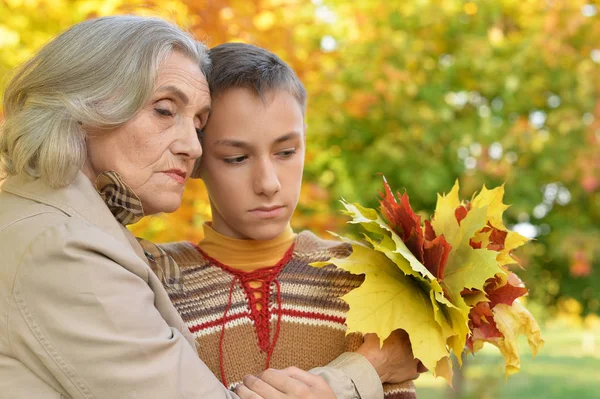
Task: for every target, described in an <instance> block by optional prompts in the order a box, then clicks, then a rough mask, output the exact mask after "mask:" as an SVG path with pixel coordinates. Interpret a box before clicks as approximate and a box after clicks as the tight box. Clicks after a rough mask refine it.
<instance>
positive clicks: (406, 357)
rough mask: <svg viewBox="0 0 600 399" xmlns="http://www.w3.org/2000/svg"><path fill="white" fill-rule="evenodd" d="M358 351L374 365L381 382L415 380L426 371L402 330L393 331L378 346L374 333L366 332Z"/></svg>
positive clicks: (377, 338) (377, 339)
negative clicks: (380, 345)
mask: <svg viewBox="0 0 600 399" xmlns="http://www.w3.org/2000/svg"><path fill="white" fill-rule="evenodd" d="M357 352H358V353H360V354H361V355H363V356H364V357H366V358H367V360H368V361H369V362H370V363H371V364H372V365H373V367H375V370H376V371H377V374H379V378H380V379H381V382H387V383H398V382H404V381H407V380H415V379H417V378H418V377H419V374H420V373H422V372H424V371H427V369H426V368H425V367H424V366H423V364H422V363H421V362H420V361H419V360H418V359H415V358H414V356H413V353H412V348H411V346H410V341H409V339H408V334H407V333H406V332H405V331H404V330H396V331H394V332H393V333H392V334H391V335H390V336H389V337H388V338H387V339H386V340H385V341H383V347H382V348H380V347H379V337H377V335H376V334H366V335H365V336H364V342H363V344H362V345H361V346H360V347H359V348H358V350H357Z"/></svg>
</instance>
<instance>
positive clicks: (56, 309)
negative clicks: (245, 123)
mask: <svg viewBox="0 0 600 399" xmlns="http://www.w3.org/2000/svg"><path fill="white" fill-rule="evenodd" d="M208 66H209V60H208V59H207V55H206V52H205V48H204V47H203V46H202V45H201V44H199V43H197V42H196V41H195V40H193V39H192V38H191V37H190V36H188V35H187V34H185V33H183V32H182V31H181V30H179V29H178V28H176V27H174V26H172V25H170V24H169V23H167V22H165V21H162V20H160V19H148V18H141V17H131V16H118V17H106V18H99V19H95V20H90V21H87V22H83V23H81V24H78V25H76V26H74V27H72V28H71V29H70V30H68V31H67V32H65V33H63V34H62V35H60V36H58V37H57V38H56V39H55V40H54V41H52V42H51V43H49V44H48V45H46V46H45V47H44V48H43V49H42V50H41V51H40V52H39V53H38V54H37V55H36V56H34V57H33V58H32V59H31V60H30V61H29V62H27V63H26V64H24V65H23V66H22V67H21V68H20V69H19V70H18V71H17V73H16V74H15V76H14V77H13V79H12V81H11V82H10V84H9V85H8V87H7V89H6V92H5V97H4V117H5V122H4V126H3V129H2V132H1V134H0V166H1V169H2V171H3V172H4V174H5V175H6V176H8V178H7V179H6V181H5V182H4V184H3V186H2V191H1V192H0V210H1V211H0V253H1V254H2V264H1V266H0V330H1V331H2V332H1V333H0V397H2V398H29V399H36V398H44V399H45V398H57V399H58V398H86V399H88V398H110V399H113V398H114V399H117V398H166V399H167V398H168V399H173V398H229V397H238V396H237V395H236V394H234V393H232V392H229V391H228V390H226V389H225V387H223V386H222V385H221V384H220V383H219V382H218V380H217V379H216V378H215V377H214V376H213V375H212V374H211V373H210V371H209V370H208V368H207V367H206V366H205V365H204V364H203V363H202V362H201V361H200V360H199V358H198V357H197V354H196V351H195V346H194V345H195V344H194V339H193V337H192V336H191V334H190V332H189V330H188V329H187V328H186V327H185V324H184V323H183V321H182V319H181V317H180V316H179V314H178V313H177V311H176V310H175V309H174V307H173V305H172V304H171V303H170V301H169V298H168V296H167V294H166V292H165V290H164V288H163V287H162V284H161V281H159V279H158V277H157V276H156V275H155V274H154V273H153V271H152V269H151V268H150V266H149V263H148V259H147V256H149V254H147V253H144V252H143V250H142V248H141V247H140V245H139V244H138V242H137V241H136V240H135V239H134V237H133V236H132V235H131V234H130V233H129V231H128V230H127V229H126V228H125V227H124V226H125V225H126V224H128V223H131V222H133V221H135V220H137V219H139V218H141V217H142V216H144V215H148V214H153V213H158V212H171V211H174V210H176V209H177V208H178V207H179V205H180V202H181V197H182V194H183V189H184V184H185V182H186V180H187V179H188V176H189V175H190V173H191V171H192V168H193V166H194V161H195V159H196V158H198V157H199V156H200V155H201V153H202V149H201V146H200V142H199V138H198V132H199V131H200V130H201V129H202V127H203V126H204V124H205V123H206V119H207V117H208V114H209V111H210V93H209V90H208V85H207V83H206V79H205V73H206V69H207V68H208ZM150 258H151V257H150ZM167 277H168V276H167ZM370 345H371V347H372V348H371V349H369V348H367V350H371V352H370V353H371V354H372V355H373V356H371V358H373V359H375V358H378V360H377V361H376V362H374V364H375V363H377V364H375V366H377V368H382V367H388V368H389V367H392V366H393V365H394V363H393V362H392V361H391V360H390V361H386V359H391V358H394V357H396V358H402V356H401V355H402V353H401V352H402V350H404V349H406V348H405V347H403V346H402V345H396V346H395V347H391V349H389V350H388V351H385V350H384V351H379V347H378V345H377V344H375V345H373V343H371V344H370ZM363 349H364V348H363ZM384 349H385V346H384ZM408 350H410V349H408ZM363 352H364V351H363ZM240 356H244V354H243V353H240ZM382 358H383V359H384V360H383V361H382ZM373 373H375V369H374V368H373V366H371V365H370V364H369V363H368V362H367V361H366V360H364V358H363V361H362V362H361V361H355V362H347V361H346V362H341V361H338V362H334V364H332V365H330V366H329V367H323V368H320V369H316V370H313V371H312V374H309V373H306V372H303V371H300V370H298V369H295V368H290V369H286V370H282V371H277V370H268V371H266V372H265V373H263V374H262V375H261V376H259V377H258V378H257V377H254V376H248V377H247V378H246V379H245V380H244V382H245V384H244V385H242V386H241V387H239V388H238V390H237V394H238V395H239V397H241V398H323V399H325V398H333V397H334V393H333V391H335V392H337V393H339V392H348V393H349V394H348V395H341V396H344V397H359V394H358V392H359V391H360V389H358V387H359V386H360V384H361V383H362V384H363V385H364V384H365V381H360V378H361V376H362V375H365V376H367V377H365V378H367V379H366V380H367V381H369V379H368V377H370V376H372V375H373ZM350 376H351V377H352V378H351V377H350ZM326 381H327V382H326ZM328 383H329V384H328ZM332 388H333V391H332ZM341 396H340V397H341Z"/></svg>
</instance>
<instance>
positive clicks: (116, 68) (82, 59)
mask: <svg viewBox="0 0 600 399" xmlns="http://www.w3.org/2000/svg"><path fill="white" fill-rule="evenodd" d="M172 51H178V52H181V53H182V54H183V55H185V56H187V57H190V58H191V59H192V60H194V61H197V62H198V65H199V67H200V69H201V70H202V72H203V73H204V75H205V76H206V75H208V69H209V66H210V62H209V59H208V55H207V51H206V47H205V46H204V44H202V43H200V42H198V41H196V40H194V39H193V38H192V37H191V36H190V35H189V34H188V33H186V32H183V31H182V30H181V29H179V28H178V27H177V26H174V25H172V24H170V23H169V22H167V21H164V20H162V19H159V18H147V17H138V16H126V15H120V16H111V17H103V18H97V19H92V20H88V21H85V22H81V23H79V24H77V25H74V26H73V27H71V28H70V29H69V30H67V31H66V32H64V33H62V34H61V35H59V36H58V37H56V38H55V39H54V40H52V41H51V42H50V43H48V44H46V45H45V46H44V47H43V48H42V49H41V50H40V51H39V52H38V53H37V54H36V55H35V56H34V57H33V58H31V59H30V60H29V61H27V62H26V63H25V64H23V65H22V66H21V67H20V68H18V69H17V70H16V72H15V74H14V76H13V78H12V79H11V81H10V83H9V84H8V86H7V88H6V91H5V93H4V117H5V121H4V125H3V127H2V131H1V132H0V171H1V173H2V174H3V175H4V176H6V175H16V174H26V175H29V176H32V177H40V178H42V179H43V180H45V181H46V182H47V183H48V184H49V185H50V186H52V187H64V186H67V185H69V184H70V183H71V181H72V180H73V178H74V177H75V175H76V174H77V171H79V170H80V169H81V168H82V166H83V164H84V162H85V159H86V153H87V150H86V144H85V132H84V130H83V128H82V126H89V127H95V128H111V127H116V126H119V125H121V124H123V123H125V122H127V121H128V120H130V119H131V118H132V117H133V116H134V115H135V114H136V112H137V111H138V110H139V109H140V108H141V107H142V106H143V105H144V104H145V103H146V102H147V101H148V100H149V98H150V96H151V95H152V91H153V88H154V84H155V79H156V75H157V70H158V68H159V66H160V64H161V62H162V61H164V60H165V59H166V58H167V57H168V56H169V54H170V53H171V52H172Z"/></svg>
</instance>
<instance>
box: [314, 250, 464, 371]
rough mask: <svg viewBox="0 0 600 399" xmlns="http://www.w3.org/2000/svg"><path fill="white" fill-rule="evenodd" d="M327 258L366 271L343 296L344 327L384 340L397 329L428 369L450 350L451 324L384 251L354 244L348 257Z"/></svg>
mask: <svg viewBox="0 0 600 399" xmlns="http://www.w3.org/2000/svg"><path fill="white" fill-rule="evenodd" d="M330 262H331V263H333V264H334V265H336V266H337V267H340V268H342V269H344V270H347V271H349V272H351V273H355V274H364V275H365V281H364V282H363V284H362V285H361V286H360V287H358V288H356V289H354V290H352V291H350V293H348V294H347V295H345V296H344V297H342V298H343V299H344V300H345V301H346V302H347V303H348V305H349V306H350V310H349V311H348V314H347V319H346V324H347V325H348V332H349V333H350V332H357V331H358V332H361V333H376V334H377V335H378V336H379V337H380V338H381V342H383V340H384V339H385V338H387V337H388V336H389V335H390V334H391V333H392V331H394V330H397V329H402V330H404V331H406V332H407V333H408V335H409V337H410V342H411V345H412V349H413V354H414V356H415V357H416V358H418V359H419V360H421V362H423V364H424V365H425V366H426V367H427V368H429V369H431V370H435V369H436V366H437V363H438V361H439V360H440V359H442V358H444V357H447V356H448V355H449V352H448V349H447V347H446V341H447V338H448V337H447V336H446V335H447V333H448V332H450V333H451V334H454V333H453V332H452V328H451V326H446V325H444V323H445V322H446V321H445V320H444V319H441V320H439V321H438V320H436V318H435V317H434V309H433V305H432V303H431V300H430V298H429V292H428V291H427V290H423V289H422V288H421V286H420V285H419V283H418V282H416V280H415V279H414V278H413V277H411V276H407V275H405V274H404V273H403V272H402V271H401V270H400V268H399V267H398V266H397V265H396V264H395V263H394V262H392V261H391V260H390V259H389V258H387V257H386V256H385V255H384V254H383V253H381V252H378V251H375V250H373V249H372V248H367V247H364V246H362V245H354V246H353V252H352V254H351V255H350V256H349V257H347V258H343V259H339V258H334V259H331V261H330ZM404 262H407V261H406V260H405V261H404ZM320 265H321V264H317V266H320ZM440 323H441V324H442V325H443V327H442V326H441V325H440ZM444 332H446V334H444Z"/></svg>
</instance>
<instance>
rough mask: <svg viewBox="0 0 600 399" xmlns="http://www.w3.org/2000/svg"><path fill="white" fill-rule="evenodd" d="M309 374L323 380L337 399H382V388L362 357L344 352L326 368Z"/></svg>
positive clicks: (372, 369) (371, 367) (367, 362)
mask: <svg viewBox="0 0 600 399" xmlns="http://www.w3.org/2000/svg"><path fill="white" fill-rule="evenodd" d="M310 372H311V373H313V374H317V375H320V376H321V377H323V378H325V380H326V381H327V383H328V384H329V386H330V387H331V388H332V389H333V392H334V393H335V394H336V396H337V398H338V399H359V398H360V399H383V388H382V385H381V380H380V379H379V375H377V372H376V371H375V368H374V367H373V366H372V365H371V363H369V361H368V360H367V359H365V357H364V356H362V355H360V354H358V353H356V352H345V353H342V354H341V355H340V356H338V357H337V358H336V359H335V360H333V361H332V362H331V363H329V364H328V365H327V366H326V367H317V368H314V369H312V370H310Z"/></svg>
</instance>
